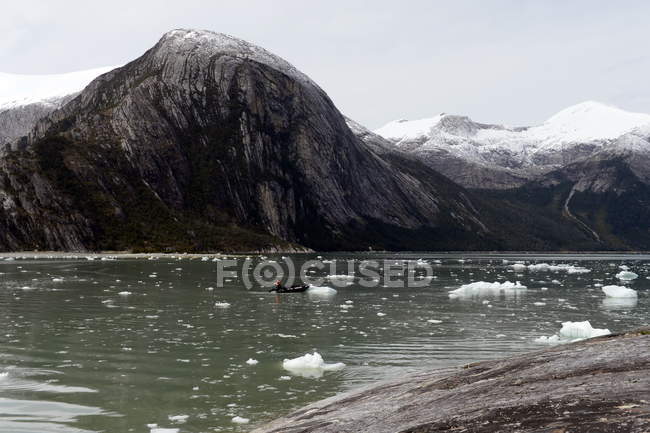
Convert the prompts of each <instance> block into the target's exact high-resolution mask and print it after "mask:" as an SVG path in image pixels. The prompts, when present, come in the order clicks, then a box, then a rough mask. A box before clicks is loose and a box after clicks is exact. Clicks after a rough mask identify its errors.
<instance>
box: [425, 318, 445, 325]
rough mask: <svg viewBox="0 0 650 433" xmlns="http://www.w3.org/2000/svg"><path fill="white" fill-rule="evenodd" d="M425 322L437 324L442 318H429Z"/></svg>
mask: <svg viewBox="0 0 650 433" xmlns="http://www.w3.org/2000/svg"><path fill="white" fill-rule="evenodd" d="M427 323H434V324H438V323H442V320H436V319H429V320H427Z"/></svg>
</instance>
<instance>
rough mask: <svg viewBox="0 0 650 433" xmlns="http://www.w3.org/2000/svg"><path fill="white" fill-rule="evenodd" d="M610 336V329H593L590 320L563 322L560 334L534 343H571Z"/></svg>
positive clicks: (539, 339) (543, 337)
mask: <svg viewBox="0 0 650 433" xmlns="http://www.w3.org/2000/svg"><path fill="white" fill-rule="evenodd" d="M609 334H611V332H610V331H609V329H598V328H592V326H591V323H589V321H588V320H585V321H584V322H563V323H562V328H561V329H560V332H558V333H557V334H556V335H551V336H550V337H545V336H542V337H538V338H536V339H535V340H534V341H535V342H536V343H544V344H558V343H571V342H574V341H580V340H585V339H587V338H594V337H601V336H603V335H609Z"/></svg>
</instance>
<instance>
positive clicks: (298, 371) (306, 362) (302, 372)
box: [282, 352, 345, 378]
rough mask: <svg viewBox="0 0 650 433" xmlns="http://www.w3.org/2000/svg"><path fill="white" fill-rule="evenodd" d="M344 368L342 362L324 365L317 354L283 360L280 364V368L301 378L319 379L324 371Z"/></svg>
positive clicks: (321, 358)
mask: <svg viewBox="0 0 650 433" xmlns="http://www.w3.org/2000/svg"><path fill="white" fill-rule="evenodd" d="M344 367H345V364H343V363H342V362H337V363H335V364H326V363H325V361H323V357H322V356H321V355H320V353H318V352H314V353H308V354H306V355H304V356H300V357H298V358H294V359H285V360H284V361H283V362H282V368H284V369H285V370H287V371H289V372H290V373H293V374H295V375H298V376H302V377H310V378H319V377H322V376H323V374H324V372H326V371H335V370H341V369H343V368H344Z"/></svg>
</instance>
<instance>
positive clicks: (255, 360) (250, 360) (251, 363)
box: [246, 358, 259, 365]
mask: <svg viewBox="0 0 650 433" xmlns="http://www.w3.org/2000/svg"><path fill="white" fill-rule="evenodd" d="M258 363H259V361H258V360H257V359H253V358H248V361H246V364H248V365H257V364H258Z"/></svg>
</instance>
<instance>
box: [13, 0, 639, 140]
mask: <svg viewBox="0 0 650 433" xmlns="http://www.w3.org/2000/svg"><path fill="white" fill-rule="evenodd" d="M131 3H132V2H131ZM131 3H130V2H125V1H115V2H113V3H112V4H110V5H107V4H103V5H101V6H96V5H89V4H86V3H84V2H80V1H77V0H74V1H69V2H66V3H65V4H63V5H58V4H56V5H55V4H50V3H47V2H44V1H38V0H26V1H23V2H20V3H19V4H11V5H8V6H7V5H3V14H4V15H5V20H3V23H2V24H0V26H1V27H0V28H2V30H3V35H5V38H4V39H3V40H2V41H0V72H6V73H17V74H54V73H64V72H72V71H78V70H84V69H91V68H96V67H101V66H106V65H111V64H122V63H126V62H128V61H130V60H133V59H135V58H137V57H138V56H140V55H141V54H142V53H144V52H145V51H146V50H147V49H148V48H150V47H151V46H152V45H153V44H155V43H156V41H157V40H158V39H159V38H160V37H161V35H162V34H164V33H165V32H167V31H169V30H171V29H174V28H198V29H207V30H213V31H218V32H223V33H228V34H231V35H233V36H237V37H240V38H242V39H245V40H248V41H250V42H253V43H255V44H258V45H260V46H262V47H264V48H266V49H268V50H269V51H272V52H274V53H276V54H278V55H280V56H282V57H284V58H285V59H287V60H288V61H289V62H291V63H293V64H294V65H295V66H296V67H297V68H299V69H301V70H302V71H303V72H305V73H306V74H308V75H309V76H310V77H311V78H312V79H313V80H314V81H316V82H317V83H318V84H319V85H320V86H321V87H322V88H323V89H324V90H325V91H326V92H327V93H328V94H329V95H330V97H331V98H332V99H333V101H334V103H335V104H336V105H337V106H338V108H339V109H340V110H341V111H342V112H343V113H345V114H346V115H347V116H349V117H351V118H353V119H355V120H357V121H359V122H361V123H362V124H364V125H366V126H368V127H370V128H372V129H375V128H377V127H379V126H382V125H383V124H385V123H387V122H389V121H392V120H395V119H400V118H408V119H420V118H426V117H432V116H434V115H436V114H438V113H441V112H446V113H454V114H463V115H468V116H470V117H471V118H473V119H474V120H476V121H479V122H484V123H504V124H508V125H535V124H539V123H541V122H543V121H544V120H545V119H547V118H548V117H550V116H551V115H553V114H554V113H556V112H558V111H560V110H561V109H563V108H566V107H567V106H570V105H574V104H577V103H580V102H583V101H585V100H595V101H599V102H602V103H606V104H610V105H614V106H617V107H620V108H622V109H625V110H628V111H637V112H646V113H650V83H648V80H647V78H646V77H647V76H648V75H650V57H648V56H647V55H646V54H645V53H644V49H645V41H647V40H649V39H650V29H648V28H647V26H645V25H644V21H645V18H646V17H647V16H649V15H648V12H650V3H645V2H641V1H625V2H621V3H617V4H610V3H607V2H602V1H575V2H571V3H570V4H565V3H564V2H558V1H548V2H543V3H542V2H534V1H514V0H492V1H489V2H478V1H461V2H454V3H453V4H449V2H426V1H414V2H409V4H407V5H398V4H395V3H394V2H386V1H377V2H372V3H370V2H352V3H351V4H349V3H341V4H340V5H339V6H337V7H334V6H332V4H331V3H330V4H325V3H318V4H316V3H312V4H304V2H298V1H294V0H285V1H281V2H278V3H276V4H268V3H265V2H261V1H244V2H237V3H236V4H235V3H234V2H221V1H220V2H213V3H210V4H209V5H207V4H202V2H199V1H185V2H183V3H182V4H178V3H176V2H171V1H163V2H160V1H159V2H154V1H151V0H146V1H142V2H138V4H131Z"/></svg>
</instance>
